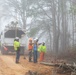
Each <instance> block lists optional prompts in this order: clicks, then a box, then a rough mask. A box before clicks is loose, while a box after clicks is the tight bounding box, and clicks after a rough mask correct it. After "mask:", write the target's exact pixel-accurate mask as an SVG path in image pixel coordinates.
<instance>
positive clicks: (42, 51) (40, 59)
mask: <svg viewBox="0 0 76 75" xmlns="http://www.w3.org/2000/svg"><path fill="white" fill-rule="evenodd" d="M38 51H39V52H40V56H39V61H40V62H41V61H43V60H44V55H45V53H46V46H45V43H44V42H43V43H42V45H40V46H39V48H38Z"/></svg>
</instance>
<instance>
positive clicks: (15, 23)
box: [15, 9, 18, 37]
mask: <svg viewBox="0 0 76 75" xmlns="http://www.w3.org/2000/svg"><path fill="white" fill-rule="evenodd" d="M15 12H16V22H15V37H17V24H18V23H17V9H15Z"/></svg>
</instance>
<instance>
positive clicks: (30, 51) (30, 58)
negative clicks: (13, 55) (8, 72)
mask: <svg viewBox="0 0 76 75" xmlns="http://www.w3.org/2000/svg"><path fill="white" fill-rule="evenodd" d="M31 61H32V50H29V62H31Z"/></svg>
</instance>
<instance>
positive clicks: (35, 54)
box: [33, 51, 37, 63]
mask: <svg viewBox="0 0 76 75" xmlns="http://www.w3.org/2000/svg"><path fill="white" fill-rule="evenodd" d="M33 62H34V63H37V51H34V52H33Z"/></svg>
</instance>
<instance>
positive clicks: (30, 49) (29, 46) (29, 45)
mask: <svg viewBox="0 0 76 75" xmlns="http://www.w3.org/2000/svg"><path fill="white" fill-rule="evenodd" d="M28 50H29V62H31V61H32V50H33V45H32V39H29V44H28Z"/></svg>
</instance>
